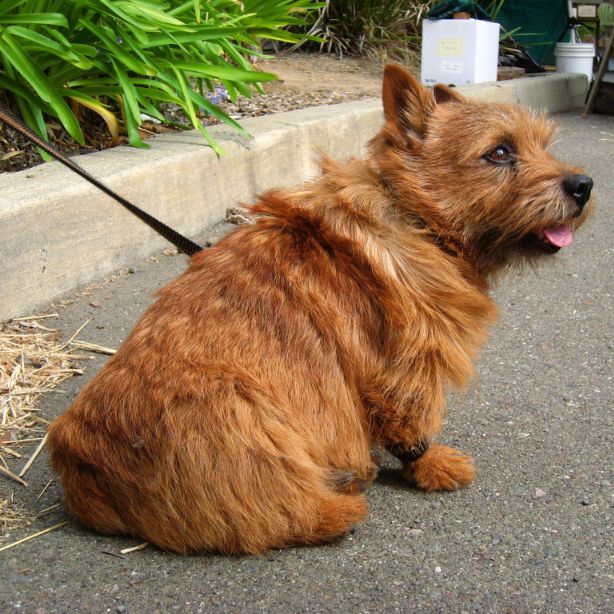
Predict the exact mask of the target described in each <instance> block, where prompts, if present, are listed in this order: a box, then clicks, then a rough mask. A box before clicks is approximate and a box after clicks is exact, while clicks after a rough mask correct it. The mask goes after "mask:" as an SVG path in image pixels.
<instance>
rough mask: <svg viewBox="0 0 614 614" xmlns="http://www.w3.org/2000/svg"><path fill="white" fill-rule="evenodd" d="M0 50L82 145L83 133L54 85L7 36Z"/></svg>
mask: <svg viewBox="0 0 614 614" xmlns="http://www.w3.org/2000/svg"><path fill="white" fill-rule="evenodd" d="M0 50H1V51H2V53H3V54H4V56H5V58H7V59H8V60H9V61H10V62H11V64H12V65H13V67H14V68H15V70H17V71H18V72H20V73H21V74H22V75H23V76H24V77H25V78H26V79H27V81H28V83H29V84H30V85H31V86H32V88H33V89H34V91H36V93H37V94H38V95H39V96H40V97H41V98H42V99H43V100H44V101H46V102H48V103H49V105H50V106H51V108H52V109H53V111H54V112H55V113H56V114H57V116H58V118H59V119H60V121H61V122H62V124H63V125H64V128H66V130H67V131H68V133H69V134H70V136H72V138H73V139H75V141H77V142H78V143H81V144H83V143H84V140H83V133H82V132H81V127H80V126H79V122H78V121H77V118H76V117H75V115H74V113H73V112H72V111H71V110H70V107H69V106H68V105H67V104H66V103H65V102H64V100H63V98H62V96H61V95H60V94H59V93H58V91H57V90H56V88H55V87H54V85H53V84H52V83H51V82H50V81H49V79H48V78H47V76H46V75H45V74H44V73H43V72H42V71H41V70H40V69H39V68H38V66H37V65H36V64H35V63H34V62H33V61H32V60H31V58H30V57H28V55H26V53H24V51H23V50H22V49H21V48H20V47H19V45H18V44H17V43H16V41H14V40H13V38H12V37H11V36H10V34H7V33H6V32H4V33H3V35H2V37H1V38H0Z"/></svg>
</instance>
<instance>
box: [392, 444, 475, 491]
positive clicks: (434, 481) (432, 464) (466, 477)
mask: <svg viewBox="0 0 614 614" xmlns="http://www.w3.org/2000/svg"><path fill="white" fill-rule="evenodd" d="M403 477H404V478H405V479H406V480H407V481H408V482H411V483H412V484H414V485H415V486H417V487H418V488H419V489H420V490H426V491H429V492H430V491H433V490H456V489H457V488H461V487H462V486H467V485H468V484H471V482H473V480H474V478H475V467H474V465H473V459H472V458H471V456H468V455H467V454H465V453H464V452H461V451H460V450H456V449H455V448H450V447H448V446H443V445H441V444H438V443H431V445H430V446H429V449H428V450H427V451H426V452H425V453H424V454H423V455H422V456H421V457H420V458H419V459H418V460H416V461H414V462H411V463H407V464H406V465H405V466H404V467H403Z"/></svg>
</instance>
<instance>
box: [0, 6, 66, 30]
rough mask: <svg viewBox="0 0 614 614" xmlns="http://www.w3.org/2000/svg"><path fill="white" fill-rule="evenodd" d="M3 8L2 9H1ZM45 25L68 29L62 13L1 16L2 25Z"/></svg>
mask: <svg viewBox="0 0 614 614" xmlns="http://www.w3.org/2000/svg"><path fill="white" fill-rule="evenodd" d="M0 8H2V7H0ZM33 23H37V24H43V23H46V24H48V25H52V26H62V27H64V28H67V27H68V20H67V19H66V17H65V16H64V15H62V14H60V13H22V14H21V15H5V16H0V24H33Z"/></svg>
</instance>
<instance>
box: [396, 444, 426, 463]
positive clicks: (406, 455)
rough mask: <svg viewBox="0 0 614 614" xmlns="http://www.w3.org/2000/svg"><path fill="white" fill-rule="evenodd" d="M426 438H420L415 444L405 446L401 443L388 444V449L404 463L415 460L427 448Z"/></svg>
mask: <svg viewBox="0 0 614 614" xmlns="http://www.w3.org/2000/svg"><path fill="white" fill-rule="evenodd" d="M429 443H430V442H429V441H428V439H422V440H421V441H419V442H418V443H417V444H416V445H415V446H412V447H411V448H407V447H406V446H404V445H403V444H401V443H397V444H394V445H392V446H388V451H389V452H390V453H391V454H394V456H396V457H397V458H398V459H399V460H400V461H401V462H402V463H403V464H404V465H406V464H408V463H414V462H416V461H417V460H418V459H419V458H420V457H422V456H423V455H424V453H425V452H426V451H427V450H428V449H429Z"/></svg>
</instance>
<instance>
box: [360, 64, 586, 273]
mask: <svg viewBox="0 0 614 614" xmlns="http://www.w3.org/2000/svg"><path fill="white" fill-rule="evenodd" d="M383 99H384V115H385V120H386V123H385V126H384V128H383V130H382V131H381V132H380V134H379V135H378V136H377V137H376V138H375V139H374V140H373V141H372V143H371V147H372V151H373V154H374V158H375V160H376V162H377V163H378V165H379V167H380V169H381V172H382V175H383V177H384V178H385V179H386V181H387V183H388V184H389V185H390V186H391V189H392V191H393V193H395V194H396V197H397V199H396V200H397V203H398V206H399V207H401V208H403V209H405V210H406V211H407V212H408V214H409V215H411V214H412V212H413V213H415V214H416V215H417V216H418V217H421V218H422V219H423V220H424V222H425V223H426V224H427V225H431V224H432V225H433V227H434V228H435V230H436V231H437V233H439V234H441V233H444V234H448V235H449V236H450V237H451V238H453V239H454V240H455V241H456V242H457V243H460V244H461V245H462V247H463V251H464V252H465V253H466V254H467V255H468V256H469V257H470V258H471V259H472V260H473V262H474V264H475V266H476V268H477V269H478V270H479V271H481V272H483V273H494V272H495V271H497V270H499V269H500V268H502V267H503V266H505V265H507V264H508V263H510V262H513V261H518V260H523V259H527V258H534V257H539V256H542V255H547V254H552V253H555V252H557V251H559V250H560V249H561V248H563V247H566V246H568V245H569V244H570V243H571V242H572V233H573V231H574V230H575V229H576V228H578V227H579V226H580V225H581V224H582V223H583V222H584V221H585V219H586V217H587V215H588V213H589V210H590V209H591V207H592V202H591V198H590V196H591V189H592V185H593V182H592V180H591V179H590V177H588V176H586V175H584V174H583V173H582V171H581V170H580V169H579V168H577V167H573V166H569V165H567V164H565V163H563V162H561V161H559V160H557V159H556V158H555V157H554V156H552V155H551V154H550V153H549V151H548V148H549V145H550V141H551V138H552V135H553V132H554V125H553V124H552V123H551V122H550V121H549V120H548V119H546V118H545V117H544V116H542V115H537V114H536V113H534V112H532V111H531V110H529V109H526V108H523V107H520V106H517V105H510V104H485V103H479V102H473V101H470V100H467V99H465V98H464V97H462V96H461V95H460V94H458V92H456V91H455V90H454V89H452V88H450V87H447V86H445V85H436V86H435V88H434V89H432V90H430V89H427V88H425V87H423V86H422V85H420V83H418V81H417V80H416V79H414V77H412V76H411V75H410V74H409V73H407V72H406V71H405V70H404V69H403V68H401V67H399V66H395V65H390V66H387V67H386V69H385V74H384V87H383Z"/></svg>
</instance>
